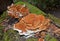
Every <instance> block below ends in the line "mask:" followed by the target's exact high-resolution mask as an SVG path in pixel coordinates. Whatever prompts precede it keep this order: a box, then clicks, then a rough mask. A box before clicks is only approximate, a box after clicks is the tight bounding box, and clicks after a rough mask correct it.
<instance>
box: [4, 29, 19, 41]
mask: <svg viewBox="0 0 60 41" xmlns="http://www.w3.org/2000/svg"><path fill="white" fill-rule="evenodd" d="M3 41H20V36H19V34H18V33H17V32H16V31H14V30H12V29H10V30H8V31H7V32H5V33H4V36H3Z"/></svg>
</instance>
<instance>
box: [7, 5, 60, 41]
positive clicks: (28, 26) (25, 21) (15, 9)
mask: <svg viewBox="0 0 60 41" xmlns="http://www.w3.org/2000/svg"><path fill="white" fill-rule="evenodd" d="M7 12H8V15H9V16H10V17H12V18H18V19H19V20H18V22H17V23H15V24H13V30H16V31H18V32H19V34H20V35H24V37H25V38H28V37H31V36H35V35H36V34H37V33H38V35H37V36H40V37H39V38H40V39H39V41H40V40H41V41H44V39H43V38H44V36H45V32H44V31H47V32H48V33H49V32H52V33H55V34H56V33H58V32H59V33H58V34H60V29H59V28H58V27H56V26H55V25H54V24H53V23H51V20H50V19H49V18H46V17H45V16H44V15H37V14H34V13H30V12H29V9H28V8H27V7H26V6H25V5H20V4H18V5H14V4H12V5H11V6H8V10H7ZM40 32H42V34H41V33H40Z"/></svg>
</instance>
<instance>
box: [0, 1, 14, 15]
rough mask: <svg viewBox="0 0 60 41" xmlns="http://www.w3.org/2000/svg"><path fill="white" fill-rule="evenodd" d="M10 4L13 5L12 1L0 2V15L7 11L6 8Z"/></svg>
mask: <svg viewBox="0 0 60 41" xmlns="http://www.w3.org/2000/svg"><path fill="white" fill-rule="evenodd" d="M11 3H13V0H0V15H1V14H2V13H3V11H5V10H6V9H7V6H9V5H10V4H11Z"/></svg>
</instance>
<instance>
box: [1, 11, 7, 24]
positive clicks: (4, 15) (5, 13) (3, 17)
mask: <svg viewBox="0 0 60 41" xmlns="http://www.w3.org/2000/svg"><path fill="white" fill-rule="evenodd" d="M6 17H7V12H6V11H5V12H4V13H3V14H2V15H1V17H0V23H1V22H2V21H3V20H4V19H5V18H6Z"/></svg>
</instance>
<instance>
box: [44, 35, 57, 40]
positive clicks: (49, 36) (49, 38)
mask: <svg viewBox="0 0 60 41" xmlns="http://www.w3.org/2000/svg"><path fill="white" fill-rule="evenodd" d="M45 40H46V41H58V40H57V39H56V38H54V37H52V36H51V35H49V34H48V35H46V37H45Z"/></svg>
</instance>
